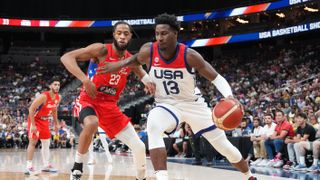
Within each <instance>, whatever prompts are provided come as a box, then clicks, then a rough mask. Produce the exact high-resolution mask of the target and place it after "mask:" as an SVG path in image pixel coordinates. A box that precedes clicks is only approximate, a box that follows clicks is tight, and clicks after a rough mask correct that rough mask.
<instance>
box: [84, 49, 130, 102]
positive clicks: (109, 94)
mask: <svg viewBox="0 0 320 180" xmlns="http://www.w3.org/2000/svg"><path fill="white" fill-rule="evenodd" d="M106 48H107V50H108V54H107V56H106V59H105V60H104V61H101V62H99V64H97V63H96V62H95V61H93V60H91V61H90V64H89V67H88V72H87V76H88V77H89V79H90V80H91V81H92V82H93V83H94V84H95V85H96V89H97V96H96V99H94V100H98V101H99V100H102V101H104V102H115V103H117V102H118V100H119V97H120V94H121V92H122V91H123V89H124V88H125V86H126V82H127V77H128V75H129V74H130V68H128V67H124V68H122V69H121V70H120V71H118V72H116V73H106V74H96V72H97V71H96V70H97V68H99V67H101V66H103V65H104V62H116V61H120V59H119V56H118V55H117V54H116V52H115V51H114V49H113V48H112V44H106ZM130 56H131V54H130V53H129V52H128V51H125V57H124V58H128V57H130ZM80 98H90V97H89V96H88V94H87V93H86V92H85V89H84V87H82V90H81V93H80Z"/></svg>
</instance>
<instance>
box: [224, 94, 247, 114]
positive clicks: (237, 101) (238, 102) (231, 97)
mask: <svg viewBox="0 0 320 180" xmlns="http://www.w3.org/2000/svg"><path fill="white" fill-rule="evenodd" d="M226 99H232V100H234V101H235V102H236V103H237V104H239V105H240V107H241V109H242V112H244V107H243V105H242V104H241V103H240V101H239V100H238V99H236V98H234V97H233V96H228V97H227V98H226Z"/></svg>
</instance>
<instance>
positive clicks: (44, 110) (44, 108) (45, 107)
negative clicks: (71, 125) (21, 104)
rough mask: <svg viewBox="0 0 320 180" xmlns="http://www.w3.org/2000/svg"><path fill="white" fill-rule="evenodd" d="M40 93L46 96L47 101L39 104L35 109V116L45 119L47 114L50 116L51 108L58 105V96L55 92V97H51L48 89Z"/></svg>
mask: <svg viewBox="0 0 320 180" xmlns="http://www.w3.org/2000/svg"><path fill="white" fill-rule="evenodd" d="M42 94H43V95H45V96H46V97H47V101H46V103H45V104H41V105H40V106H39V107H38V108H37V109H36V113H35V118H40V119H43V120H46V119H47V118H48V117H49V116H52V110H54V109H56V108H57V107H58V104H59V101H60V96H59V94H58V93H56V94H55V98H54V99H52V98H51V96H50V91H45V92H43V93H42Z"/></svg>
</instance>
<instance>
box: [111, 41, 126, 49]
mask: <svg viewBox="0 0 320 180" xmlns="http://www.w3.org/2000/svg"><path fill="white" fill-rule="evenodd" d="M113 44H114V47H115V48H116V49H117V50H118V51H124V50H126V49H127V48H128V45H129V43H127V44H126V45H124V46H120V45H119V43H118V41H117V40H115V39H113Z"/></svg>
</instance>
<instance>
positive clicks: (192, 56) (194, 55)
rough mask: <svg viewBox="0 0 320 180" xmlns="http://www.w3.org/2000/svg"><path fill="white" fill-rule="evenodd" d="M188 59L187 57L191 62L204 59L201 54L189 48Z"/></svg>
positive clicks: (187, 51)
mask: <svg viewBox="0 0 320 180" xmlns="http://www.w3.org/2000/svg"><path fill="white" fill-rule="evenodd" d="M186 53H187V54H186V57H187V60H190V61H193V60H195V61H198V60H199V59H202V56H201V54H200V53H198V52H197V51H196V50H194V49H192V48H187V50H186Z"/></svg>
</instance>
